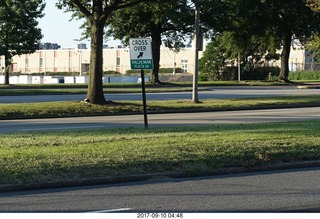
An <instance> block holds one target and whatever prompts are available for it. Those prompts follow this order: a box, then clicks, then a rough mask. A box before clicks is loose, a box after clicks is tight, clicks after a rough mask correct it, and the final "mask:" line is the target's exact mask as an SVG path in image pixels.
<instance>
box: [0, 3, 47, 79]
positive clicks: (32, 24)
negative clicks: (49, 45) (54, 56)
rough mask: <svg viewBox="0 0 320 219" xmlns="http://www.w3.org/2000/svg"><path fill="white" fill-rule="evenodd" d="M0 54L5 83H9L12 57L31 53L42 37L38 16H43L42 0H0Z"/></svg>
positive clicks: (36, 47) (43, 5) (43, 4)
mask: <svg viewBox="0 0 320 219" xmlns="http://www.w3.org/2000/svg"><path fill="white" fill-rule="evenodd" d="M0 3H1V4H0V55H3V56H4V57H5V66H6V68H5V84H9V68H10V65H11V62H12V57H13V56H15V55H22V54H28V53H33V52H34V51H36V50H37V49H38V48H39V43H40V40H41V39H42V34H41V29H40V28H38V27H37V26H38V21H37V19H38V18H41V17H42V16H43V13H42V11H43V9H44V7H45V3H44V2H43V0H29V1H25V0H6V1H4V0H0Z"/></svg>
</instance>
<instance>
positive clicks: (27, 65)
mask: <svg viewBox="0 0 320 219" xmlns="http://www.w3.org/2000/svg"><path fill="white" fill-rule="evenodd" d="M25 65H26V68H28V67H29V57H28V56H26V60H25Z"/></svg>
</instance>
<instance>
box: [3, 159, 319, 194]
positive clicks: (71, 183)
mask: <svg viewBox="0 0 320 219" xmlns="http://www.w3.org/2000/svg"><path fill="white" fill-rule="evenodd" d="M309 167H319V168H320V160H319V161H317V160H315V161H303V162H293V163H279V164H273V165H264V166H255V167H232V168H220V169H217V170H215V171H211V172H200V173H198V174H190V173H180V172H164V173H154V174H142V175H131V176H118V177H102V178H91V179H78V180H63V181H56V182H45V183H32V184H12V185H11V184H7V185H0V192H16V191H22V190H37V189H53V188H62V187H77V186H94V185H103V184H117V183H127V182H138V181H145V180H150V179H152V178H156V179H158V178H190V177H200V176H218V175H225V174H237V173H249V172H259V171H273V170H286V169H296V168H309Z"/></svg>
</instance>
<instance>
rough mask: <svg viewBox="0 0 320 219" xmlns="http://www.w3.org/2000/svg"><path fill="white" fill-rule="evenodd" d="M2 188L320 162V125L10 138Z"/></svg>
mask: <svg viewBox="0 0 320 219" xmlns="http://www.w3.org/2000/svg"><path fill="white" fill-rule="evenodd" d="M0 150H1V153H0V166H1V168H0V185H1V184H2V185H3V184H26V183H43V182H53V181H60V180H66V179H68V180H70V179H71V180H79V179H84V178H96V177H110V176H111V177H112V176H128V175H136V174H148V173H163V172H177V173H185V174H190V175H198V174H207V173H210V172H214V171H218V170H220V169H221V168H234V167H253V166H263V165H267V164H278V163H287V162H295V161H304V160H318V159H319V158H320V121H308V122H286V123H268V124H242V125H211V126H202V127H185V128H168V127H167V128H158V129H149V130H144V129H117V130H94V131H64V132H40V133H23V134H21V133H20V134H10V135H8V134H4V135H1V138H0Z"/></svg>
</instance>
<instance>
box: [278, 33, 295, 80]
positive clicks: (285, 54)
mask: <svg viewBox="0 0 320 219" xmlns="http://www.w3.org/2000/svg"><path fill="white" fill-rule="evenodd" d="M283 41H284V42H283V49H282V52H281V70H280V75H279V80H280V81H284V82H288V81H289V79H288V77H289V56H290V49H291V41H292V36H291V34H288V35H286V36H285V37H284V39H283Z"/></svg>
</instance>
